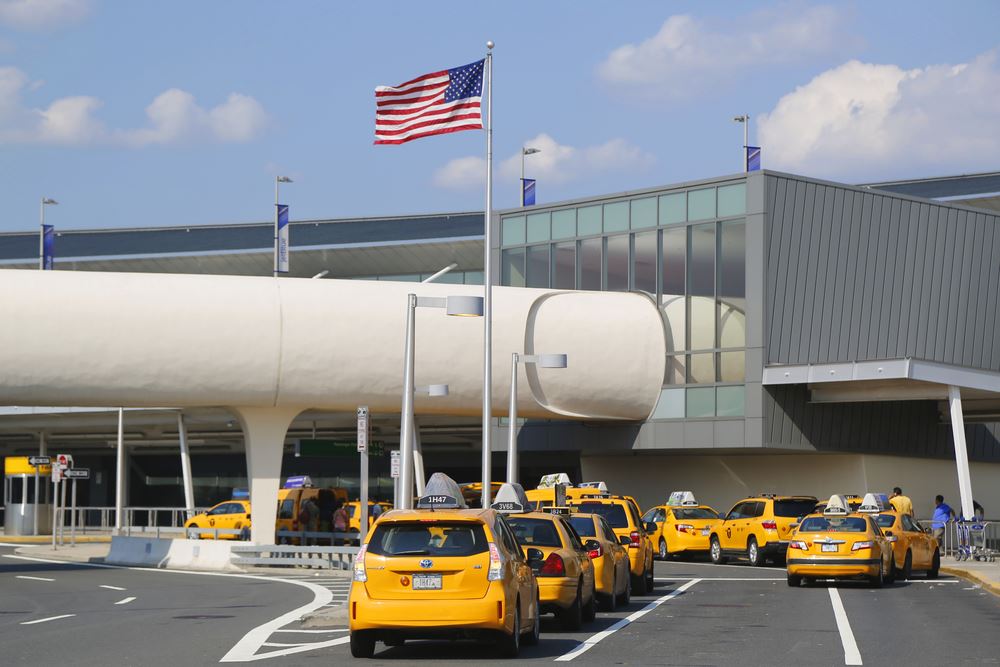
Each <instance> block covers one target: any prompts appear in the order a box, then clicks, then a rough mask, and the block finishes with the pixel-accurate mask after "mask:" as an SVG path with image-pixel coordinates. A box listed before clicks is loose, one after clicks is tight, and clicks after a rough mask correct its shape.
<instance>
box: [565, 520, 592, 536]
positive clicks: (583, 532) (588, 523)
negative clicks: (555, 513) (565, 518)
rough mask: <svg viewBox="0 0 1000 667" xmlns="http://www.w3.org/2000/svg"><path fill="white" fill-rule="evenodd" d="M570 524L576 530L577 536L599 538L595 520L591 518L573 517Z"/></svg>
mask: <svg viewBox="0 0 1000 667" xmlns="http://www.w3.org/2000/svg"><path fill="white" fill-rule="evenodd" d="M569 523H570V525H572V526H573V528H575V529H576V534H577V535H579V536H580V537H597V529H596V528H594V520H593V519H591V518H590V517H589V516H571V517H570V518H569Z"/></svg>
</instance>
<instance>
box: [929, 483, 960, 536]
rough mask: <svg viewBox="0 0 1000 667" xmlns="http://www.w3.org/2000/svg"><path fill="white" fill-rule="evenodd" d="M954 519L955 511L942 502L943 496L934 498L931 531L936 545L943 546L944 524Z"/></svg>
mask: <svg viewBox="0 0 1000 667" xmlns="http://www.w3.org/2000/svg"><path fill="white" fill-rule="evenodd" d="M954 519H955V510H953V509H952V508H951V506H950V505H948V503H946V502H945V501H944V496H942V495H937V496H934V514H933V515H932V516H931V531H933V533H934V537H936V538H937V541H938V544H944V529H945V524H947V523H948V522H950V521H953V520H954Z"/></svg>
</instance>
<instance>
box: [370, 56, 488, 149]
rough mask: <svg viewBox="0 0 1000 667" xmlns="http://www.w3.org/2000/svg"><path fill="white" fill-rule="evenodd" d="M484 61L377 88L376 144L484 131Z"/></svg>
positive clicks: (398, 142) (401, 142)
mask: <svg viewBox="0 0 1000 667" xmlns="http://www.w3.org/2000/svg"><path fill="white" fill-rule="evenodd" d="M485 63H486V61H485V60H477V61H476V62H474V63H470V64H468V65H463V66H462V67H453V68H452V69H447V70H442V71H440V72H431V73H430V74H425V75H423V76H418V77H417V78H416V79H413V80H411V81H407V82H406V83H401V84H399V85H398V86H378V87H377V88H375V143H376V144H404V143H406V142H407V141H412V140H413V139H420V138H421V137H429V136H431V135H434V134H445V133H447V132H461V131H462V130H481V129H483V114H482V109H481V108H480V100H482V97H483V66H484V65H485Z"/></svg>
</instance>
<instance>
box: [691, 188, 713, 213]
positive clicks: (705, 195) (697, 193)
mask: <svg viewBox="0 0 1000 667" xmlns="http://www.w3.org/2000/svg"><path fill="white" fill-rule="evenodd" d="M714 217H715V188H706V189H705V190H692V191H691V192H688V219H690V220H707V219H709V218H714Z"/></svg>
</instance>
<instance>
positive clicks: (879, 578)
mask: <svg viewBox="0 0 1000 667" xmlns="http://www.w3.org/2000/svg"><path fill="white" fill-rule="evenodd" d="M868 583H869V584H871V586H872V588H882V586H884V585H885V563H883V562H882V561H881V560H880V561H879V562H878V574H876V575H875V576H874V577H871V578H869V580H868Z"/></svg>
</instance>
